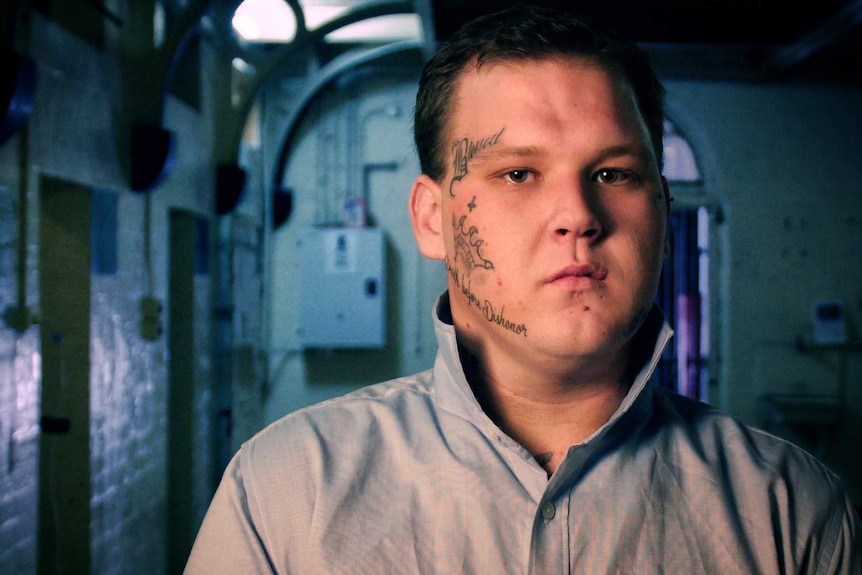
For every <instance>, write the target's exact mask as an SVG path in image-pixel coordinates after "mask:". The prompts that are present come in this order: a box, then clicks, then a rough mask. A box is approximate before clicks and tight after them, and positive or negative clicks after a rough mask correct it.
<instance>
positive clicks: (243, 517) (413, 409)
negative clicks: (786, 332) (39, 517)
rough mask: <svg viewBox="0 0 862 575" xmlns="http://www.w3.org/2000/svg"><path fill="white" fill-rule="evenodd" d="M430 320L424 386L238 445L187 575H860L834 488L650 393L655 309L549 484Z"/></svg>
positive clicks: (802, 458) (659, 327)
mask: <svg viewBox="0 0 862 575" xmlns="http://www.w3.org/2000/svg"><path fill="white" fill-rule="evenodd" d="M439 305H440V306H448V299H447V297H446V296H445V294H444V296H443V297H442V298H441V300H440V304H439ZM441 309H442V311H443V312H444V315H443V317H445V316H446V315H447V313H448V309H447V307H441ZM439 315H440V314H437V315H436V316H435V327H436V331H437V339H438V344H439V351H438V355H437V359H436V361H435V364H434V367H433V369H430V370H428V371H425V372H422V373H419V374H416V375H413V376H410V377H403V378H399V379H396V380H393V381H389V382H385V383H381V384H377V385H372V386H369V387H365V388H363V389H361V390H358V391H356V392H354V393H351V394H349V395H346V396H343V397H340V398H337V399H333V400H330V401H327V402H324V403H321V404H318V405H315V406H312V407H309V408H306V409H303V410H300V411H297V412H294V413H291V414H289V415H287V416H285V417H283V418H282V419H280V420H279V421H277V422H275V423H273V424H271V425H270V426H268V427H267V428H266V429H264V430H263V431H261V432H260V433H259V434H258V435H257V436H255V437H254V438H253V439H251V440H250V441H248V442H247V443H245V444H244V445H243V447H242V448H241V449H240V450H239V452H238V453H237V454H236V455H235V456H234V458H233V460H232V461H231V463H230V465H229V466H228V468H227V470H226V471H225V474H224V478H223V480H222V482H221V485H220V486H219V488H218V490H217V492H216V494H215V497H214V498H213V501H212V504H211V506H210V509H209V511H208V513H207V515H206V518H205V519H204V522H203V525H202V527H201V530H200V532H199V534H198V538H197V540H196V542H195V545H194V548H193V550H192V553H191V556H190V558H189V562H188V565H187V568H186V574H188V575H198V574H199V575H218V574H230V575H239V574H252V573H279V574H288V573H291V574H297V575H313V574H327V575H347V574H369V575H383V574H399V575H402V574H412V573H427V574H430V573H437V574H444V575H452V574H461V573H465V574H466V573H472V574H482V575H504V574H512V575H525V574H532V573H535V574H543V575H545V574H548V575H549V574H563V573H578V574H588V575H591V574H597V575H598V574H601V575H609V574H615V573H631V574H637V575H656V574H662V573H666V574H672V575H694V574H698V573H709V574H716V575H738V574H745V575H753V574H779V573H782V574H783V573H811V574H814V573H817V574H826V573H843V574H848V575H850V574H854V575H859V574H862V540H861V539H860V538H862V531H860V525H859V519H858V517H857V516H856V514H855V511H854V510H853V507H852V504H851V502H850V500H849V498H848V497H847V495H846V493H845V491H844V489H843V487H842V486H841V483H840V481H839V479H838V478H837V477H836V476H835V475H834V474H833V473H832V472H830V471H829V470H828V469H827V468H826V467H824V466H823V465H822V464H821V463H819V462H818V461H817V460H815V459H814V458H813V457H812V456H810V455H808V454H807V453H805V452H804V451H802V450H801V449H799V448H797V447H795V446H793V445H791V444H789V443H787V442H785V441H783V440H781V439H778V438H776V437H773V436H771V435H769V434H766V433H764V432H762V431H758V430H755V429H752V428H749V427H746V426H745V425H742V424H741V423H740V422H738V421H736V420H735V419H733V418H732V417H730V416H729V415H727V414H724V413H722V412H720V411H718V410H716V409H714V408H712V407H710V406H708V405H705V404H702V403H697V402H695V401H693V400H690V399H686V398H683V397H680V396H677V395H674V394H671V393H669V392H666V391H664V390H661V389H659V388H657V387H654V386H652V385H649V380H650V377H651V375H652V372H653V369H654V368H655V365H656V364H657V363H658V361H659V357H660V354H661V350H662V349H663V348H664V346H665V345H666V343H667V341H668V340H669V339H670V337H671V330H670V328H669V327H668V326H667V324H666V323H664V320H663V317H662V315H661V312H660V311H658V309H654V310H653V312H652V314H651V315H650V317H649V318H648V320H647V323H646V324H645V325H644V327H643V328H642V329H641V332H640V337H639V339H640V340H641V341H644V342H645V343H647V347H646V350H647V351H646V353H645V354H644V362H643V365H642V368H641V369H640V372H639V373H638V374H637V377H636V379H635V381H634V383H633V385H632V386H631V389H630V391H629V393H628V395H627V396H626V397H625V399H624V400H623V402H622V404H621V405H620V407H619V409H618V410H617V411H616V412H615V413H614V414H613V416H612V417H611V418H610V419H609V420H608V422H607V423H606V424H605V425H604V426H603V427H602V428H601V429H599V430H598V431H597V432H596V433H595V434H594V435H593V436H591V437H590V438H589V439H588V440H586V441H585V442H583V443H581V444H578V445H573V446H572V447H571V448H570V449H569V451H568V454H567V455H566V457H565V459H564V460H563V461H562V463H561V464H560V465H559V467H558V468H557V470H556V472H555V473H554V474H553V475H552V476H551V477H550V478H549V477H548V476H547V473H546V472H545V470H544V469H543V468H542V467H541V466H540V465H539V464H538V463H537V462H536V461H535V459H534V458H533V457H532V456H531V455H530V453H528V452H527V451H526V450H525V449H524V448H523V447H521V446H520V445H519V444H517V443H516V442H515V441H513V440H512V439H511V438H509V437H508V436H506V435H505V434H504V433H503V432H502V431H501V430H500V429H499V427H497V426H496V425H495V424H494V423H493V422H492V421H491V420H490V419H489V418H488V417H487V416H486V415H485V413H484V412H483V411H482V409H481V408H480V406H479V404H478V403H477V401H476V399H475V398H474V396H473V393H472V391H471V389H470V387H469V385H468V383H467V381H466V379H465V377H464V373H463V371H462V369H461V363H460V361H459V358H458V348H457V344H456V340H455V331H454V328H453V327H452V326H451V325H449V324H447V323H445V322H444V321H441V320H440V319H439V317H437V316H439Z"/></svg>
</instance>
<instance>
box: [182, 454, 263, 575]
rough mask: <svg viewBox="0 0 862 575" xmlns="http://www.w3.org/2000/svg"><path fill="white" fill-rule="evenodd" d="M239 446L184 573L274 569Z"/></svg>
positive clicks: (238, 573)
mask: <svg viewBox="0 0 862 575" xmlns="http://www.w3.org/2000/svg"><path fill="white" fill-rule="evenodd" d="M243 453H244V452H243V450H242V449H241V450H240V451H239V452H238V453H237V454H236V455H235V456H234V458H233V459H232V460H231V462H230V464H229V465H228V467H227V468H226V470H225V473H224V477H223V478H222V481H221V483H220V484H219V487H218V489H217V490H216V493H215V496H214V497H213V500H212V502H211V503H210V507H209V510H208V511H207V514H206V517H205V518H204V521H203V524H202V525H201V528H200V531H199V532H198V535H197V539H196V540H195V543H194V547H193V548H192V552H191V555H190V556H189V560H188V563H187V564H186V568H185V571H184V572H183V573H184V575H220V574H224V575H228V574H230V575H246V574H248V575H251V574H255V575H258V574H260V575H264V574H268V573H272V574H274V573H275V572H276V571H275V569H274V568H273V566H272V563H271V561H270V559H269V557H268V555H267V552H266V550H265V549H264V545H263V542H262V541H261V536H260V533H258V531H257V526H256V521H255V519H254V512H253V511H252V509H253V508H254V506H255V505H256V502H255V501H254V497H253V493H249V492H248V491H247V490H246V489H245V485H244V482H243V476H242V458H243Z"/></svg>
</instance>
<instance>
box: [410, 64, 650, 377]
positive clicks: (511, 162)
mask: <svg viewBox="0 0 862 575" xmlns="http://www.w3.org/2000/svg"><path fill="white" fill-rule="evenodd" d="M451 105H452V106H453V108H452V110H453V113H452V116H451V119H450V123H449V126H448V128H449V130H448V134H449V136H450V140H451V141H450V149H449V157H448V162H449V168H448V170H447V174H446V176H445V178H444V179H443V180H442V181H441V182H438V183H436V184H437V185H436V188H435V193H436V195H437V197H438V198H439V199H438V206H439V209H438V213H439V217H440V218H441V220H440V228H439V232H440V233H439V236H440V240H442V242H443V245H442V246H441V247H440V249H439V250H437V251H435V250H434V249H433V248H432V249H428V248H427V247H426V248H425V249H422V248H423V245H422V241H420V249H422V251H423V253H426V255H429V254H430V255H431V257H438V258H440V257H443V259H444V261H445V263H446V269H447V272H448V286H449V291H450V301H451V307H452V316H453V319H454V321H455V325H456V327H457V328H458V331H459V335H460V336H461V337H462V338H463V339H464V340H465V341H467V342H470V343H471V344H472V345H473V346H474V347H476V348H477V349H478V350H480V353H481V354H482V355H483V356H485V357H487V358H488V359H493V358H494V357H498V358H506V359H505V360H504V363H505V362H511V361H515V362H520V363H521V365H525V364H524V362H528V363H527V364H526V365H535V366H542V368H549V369H554V368H555V367H556V366H561V367H564V366H566V365H571V364H572V362H573V361H574V362H579V361H581V360H589V361H593V360H595V359H601V358H604V359H606V360H608V359H614V358H618V357H620V354H621V353H623V351H624V350H625V346H626V343H627V342H628V341H629V339H630V338H631V336H632V334H633V333H634V331H636V329H637V327H638V326H639V325H640V323H641V321H642V320H643V318H644V316H645V314H646V312H647V311H648V310H649V308H650V306H651V304H652V301H653V297H654V294H655V290H656V286H657V283H658V279H659V275H660V270H661V264H662V261H663V258H664V254H665V251H666V226H667V204H666V199H667V196H666V194H667V190H666V188H665V184H664V182H663V180H662V178H661V174H660V173H659V169H658V166H657V164H656V159H655V155H654V153H653V150H652V147H651V144H650V139H649V134H648V132H647V129H646V126H645V124H644V122H643V120H642V118H641V116H640V114H639V113H638V111H637V107H636V105H635V101H634V98H633V95H632V94H631V92H630V90H629V89H628V88H627V87H626V86H625V85H624V84H622V83H621V82H619V81H618V79H617V78H616V77H615V76H613V75H610V74H608V73H607V72H606V71H604V70H602V69H601V68H599V67H598V66H596V65H593V64H590V63H588V62H586V61H582V60H563V59H554V60H545V61H529V62H514V63H512V62H509V63H492V64H487V65H485V66H483V67H482V68H480V69H479V70H475V69H469V70H468V71H466V72H464V73H463V74H462V76H461V78H460V80H459V82H458V84H457V87H456V92H455V98H454V100H453V102H452V104H451ZM417 237H418V236H417ZM444 253H445V256H444V255H443V254H444Z"/></svg>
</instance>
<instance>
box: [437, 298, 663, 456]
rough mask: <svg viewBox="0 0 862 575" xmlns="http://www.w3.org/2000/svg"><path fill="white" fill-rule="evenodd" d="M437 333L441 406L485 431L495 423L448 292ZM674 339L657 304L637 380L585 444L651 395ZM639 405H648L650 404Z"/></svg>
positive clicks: (639, 349)
mask: <svg viewBox="0 0 862 575" xmlns="http://www.w3.org/2000/svg"><path fill="white" fill-rule="evenodd" d="M434 330H435V332H436V335H437V345H438V352H437V358H436V360H435V363H434V385H435V393H436V395H437V402H438V405H440V407H441V408H443V409H445V410H447V411H450V412H452V413H454V414H456V415H459V416H461V417H463V418H465V419H468V420H471V421H473V422H474V423H476V424H477V425H479V426H480V427H481V428H487V426H488V425H489V424H491V420H490V418H489V417H488V416H487V415H486V414H485V413H484V412H483V411H482V408H481V406H480V405H479V402H478V401H477V400H476V397H475V396H474V395H473V390H472V389H470V385H469V384H468V383H467V378H466V376H465V375H464V370H463V368H462V367H461V360H460V356H459V354H458V343H457V340H456V337H455V326H454V325H453V324H452V312H451V308H450V307H449V292H448V291H447V292H444V293H443V294H442V295H441V296H440V297H439V298H438V299H437V304H436V306H435V308H434ZM672 336H673V330H672V329H671V327H670V325H668V323H667V321H666V319H665V316H664V314H663V313H662V311H661V310H660V309H659V308H658V306H655V305H653V307H652V309H651V310H650V312H649V314H648V315H647V318H646V320H645V321H644V323H643V325H642V326H641V328H640V329H639V330H638V333H637V334H636V335H635V340H634V343H635V344H634V346H633V349H634V353H635V354H636V359H637V363H636V364H635V373H636V375H635V378H634V381H633V383H632V385H631V387H630V388H629V391H628V393H627V394H626V396H625V397H624V398H623V400H622V402H621V403H620V406H619V407H618V408H617V410H616V411H615V412H614V413H613V415H611V417H610V418H609V419H608V421H607V423H605V424H604V425H603V426H602V427H601V428H599V429H598V430H597V431H596V432H595V433H594V434H593V435H592V436H591V437H590V438H588V439H587V440H586V441H585V443H587V442H589V441H591V440H592V439H593V438H594V437H596V436H598V435H602V434H604V433H605V431H606V430H607V429H608V428H609V427H611V426H613V424H614V423H616V422H617V421H618V420H619V419H620V418H621V417H622V416H623V415H624V414H625V413H627V412H628V411H630V410H631V409H632V406H633V405H634V404H635V402H636V401H637V399H638V398H640V397H642V396H646V395H648V393H649V391H648V390H649V389H650V388H649V387H648V386H647V384H648V383H649V380H650V379H651V377H652V374H653V372H654V371H655V368H656V366H657V365H658V362H659V360H660V359H661V355H662V352H663V350H664V348H665V347H666V346H667V343H668V341H670V338H671V337H672ZM639 403H640V404H641V405H644V404H645V403H648V402H643V401H642V402H639Z"/></svg>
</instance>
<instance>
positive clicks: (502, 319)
mask: <svg viewBox="0 0 862 575" xmlns="http://www.w3.org/2000/svg"><path fill="white" fill-rule="evenodd" d="M443 261H444V263H445V264H446V272H447V273H448V274H449V277H450V278H452V284H453V285H454V286H455V288H456V289H457V290H458V291H460V292H461V295H462V296H464V299H466V300H467V303H468V304H469V305H470V306H473V307H475V308H476V309H478V310H480V311H481V312H482V316H483V317H484V318H485V319H486V320H487V321H489V322H491V323H495V324H497V325H499V326H500V327H502V328H503V329H507V330H509V331H511V332H512V333H515V334H518V335H523V336H524V337H527V326H526V325H524V324H522V323H515V322H513V321H511V320H509V319H508V318H506V316H505V314H504V312H505V309H506V308H505V307H501V308H500V312H499V313H497V311H496V310H495V309H494V305H493V304H492V303H491V302H490V301H488V300H481V299H479V297H478V296H477V295H476V294H475V293H473V290H472V289H471V288H470V280H469V278H467V277H466V276H462V275H461V273H460V272H459V271H458V268H456V267H454V266H453V265H452V263H451V262H450V261H449V258H445V259H444V260H443Z"/></svg>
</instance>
